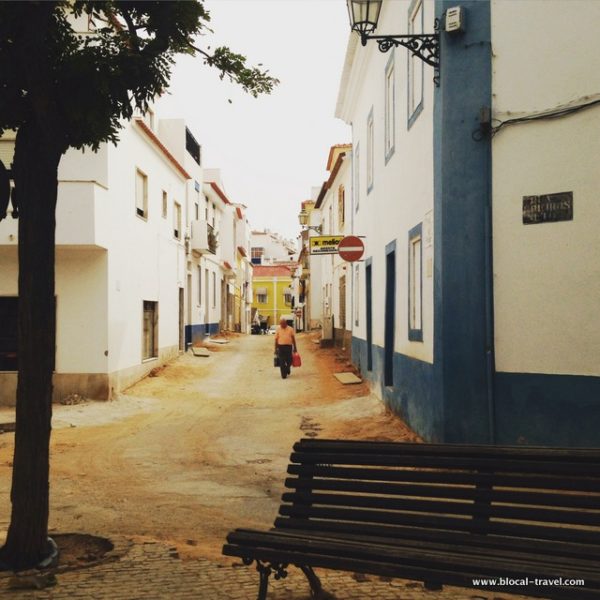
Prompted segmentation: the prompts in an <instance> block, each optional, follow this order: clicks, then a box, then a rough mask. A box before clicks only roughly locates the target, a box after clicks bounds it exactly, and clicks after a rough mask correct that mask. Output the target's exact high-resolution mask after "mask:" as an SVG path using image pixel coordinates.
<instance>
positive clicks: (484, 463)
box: [290, 452, 600, 476]
mask: <svg viewBox="0 0 600 600" xmlns="http://www.w3.org/2000/svg"><path fill="white" fill-rule="evenodd" d="M290 460H291V461H292V462H294V463H301V464H308V465H330V464H335V465H356V466H358V465H362V466H364V465H370V466H374V467H384V466H387V467H420V468H426V469H439V468H444V469H451V470H461V469H462V470H470V471H475V470H477V471H488V472H494V473H515V472H517V473H532V474H537V473H551V474H552V475H555V476H556V475H574V474H576V475H588V474H589V473H590V468H592V467H594V468H596V467H597V468H598V469H599V470H600V462H598V463H579V462H574V461H571V462H569V461H566V460H565V461H561V462H552V461H550V460H532V459H528V460H517V459H514V458H507V459H502V458H497V457H491V458H488V457H479V456H473V457H462V456H437V455H436V456H430V455H403V454H397V455H392V454H371V453H368V454H367V453H365V454H359V453H350V452H348V453H340V454H335V453H331V452H321V453H313V452H293V453H292V455H291V457H290Z"/></svg>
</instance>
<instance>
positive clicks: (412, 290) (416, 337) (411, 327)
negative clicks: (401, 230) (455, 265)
mask: <svg viewBox="0 0 600 600" xmlns="http://www.w3.org/2000/svg"><path fill="white" fill-rule="evenodd" d="M422 242H423V238H422V225H421V224H419V225H417V226H416V227H414V228H413V229H411V230H410V232H409V234H408V265H409V268H408V339H409V340H411V341H413V342H422V341H423V318H422V315H423V286H422V282H423V243H422Z"/></svg>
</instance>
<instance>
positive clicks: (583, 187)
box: [336, 0, 600, 446]
mask: <svg viewBox="0 0 600 600" xmlns="http://www.w3.org/2000/svg"><path fill="white" fill-rule="evenodd" d="M454 5H455V3H452V2H449V1H447V0H437V1H436V2H433V1H430V0H412V1H409V0H406V1H401V0H399V1H393V2H392V1H390V0H384V2H383V6H382V11H381V17H380V20H379V26H378V29H377V32H376V33H381V34H384V33H386V34H387V33H396V34H402V33H409V32H410V33H421V32H425V33H433V31H434V20H435V18H436V17H437V18H438V19H440V22H441V23H442V24H443V23H444V16H445V11H446V9H447V8H449V7H452V6H454ZM461 7H462V9H463V15H464V22H463V23H464V27H463V30H462V31H459V32H455V33H450V32H446V31H444V30H443V26H442V31H441V32H440V35H439V40H440V46H441V51H440V56H441V69H440V72H439V87H437V86H436V85H435V84H434V81H433V76H434V71H433V69H432V68H431V67H429V66H428V65H425V64H424V63H423V62H421V61H420V59H418V58H416V57H412V56H409V54H408V52H407V50H405V49H404V48H396V49H393V48H392V49H391V50H390V51H389V52H388V53H382V52H380V51H379V49H378V47H377V44H376V43H375V42H369V43H368V44H367V45H366V46H365V47H362V46H361V45H360V40H359V38H358V36H356V35H355V34H352V35H351V36H350V39H349V43H348V48H347V52H346V60H345V65H344V71H343V74H342V83H341V86H340V92H339V98H338V105H337V111H336V113H337V116H338V117H340V118H342V119H343V120H344V121H345V122H347V123H349V124H351V125H352V129H353V140H352V143H353V194H352V203H353V206H352V213H353V215H354V223H353V232H354V233H355V234H358V235H365V236H366V239H365V242H366V255H365V261H364V262H362V263H359V264H357V265H354V270H353V275H354V278H353V286H354V290H353V304H354V307H353V332H352V336H353V337H352V347H353V348H352V350H353V359H354V361H355V363H357V364H358V365H359V367H360V369H361V371H362V373H363V374H364V376H365V377H366V378H367V379H368V380H370V381H371V384H372V387H373V390H374V391H375V392H376V393H377V394H379V395H380V396H381V397H382V399H383V400H384V401H385V402H386V403H387V404H388V405H389V406H390V407H391V408H392V409H393V410H395V411H396V412H398V413H399V414H401V415H402V416H403V417H404V418H405V419H406V420H407V421H408V422H409V423H410V425H411V426H412V427H413V428H415V429H416V430H417V431H418V432H419V433H420V434H422V435H423V436H424V437H425V438H427V439H431V440H439V441H446V442H482V443H490V442H491V443H528V444H542V445H544V444H552V445H567V446H584V445H592V446H596V445H598V443H599V442H600V437H599V435H600V434H599V433H598V432H599V431H600V428H599V427H598V425H599V424H600V403H599V402H600V318H599V316H598V315H599V311H598V307H599V306H600V305H599V303H598V298H600V268H599V267H598V261H596V260H593V259H590V257H593V256H596V255H598V254H599V252H600V236H598V234H597V230H598V226H599V225H600V212H599V209H598V205H597V202H596V198H595V196H596V192H595V190H597V189H598V187H599V184H600V174H599V172H598V170H597V169H596V167H595V163H594V158H595V157H596V156H597V155H598V150H599V148H598V144H599V143H600V142H599V138H598V136H597V135H595V133H594V132H596V131H597V129H598V124H599V123H600V107H598V106H597V101H598V100H600V93H599V90H600V70H599V69H598V67H599V66H600V55H599V53H598V49H599V48H598V46H599V45H600V40H599V38H598V36H597V35H596V32H595V26H596V24H597V23H598V22H600V5H598V4H597V3H593V2H586V1H575V2H571V1H564V0H560V1H557V2H554V3H553V4H552V10H551V11H548V10H545V8H546V5H545V4H544V3H542V2H539V1H537V0H531V1H530V2H525V3H522V4H520V5H519V11H518V18H516V13H515V11H514V10H513V8H514V7H512V6H511V5H510V3H506V2H504V1H503V0H466V1H464V2H462V3H461ZM556 40H561V43H560V44H557V43H556ZM548 64H552V69H548V68H547V65H548ZM549 115H550V116H552V117H554V118H551V119H549V118H545V117H547V116H549ZM492 133H493V134H494V135H491V134H492Z"/></svg>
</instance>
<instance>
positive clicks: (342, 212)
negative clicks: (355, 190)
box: [338, 185, 346, 231]
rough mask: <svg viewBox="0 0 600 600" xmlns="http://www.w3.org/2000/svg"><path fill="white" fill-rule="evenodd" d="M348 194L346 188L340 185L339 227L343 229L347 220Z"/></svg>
mask: <svg viewBox="0 0 600 600" xmlns="http://www.w3.org/2000/svg"><path fill="white" fill-rule="evenodd" d="M345 204H346V192H345V190H344V186H343V185H340V187H339V188H338V227H339V229H340V231H341V229H342V228H343V227H344V221H345V220H346V209H345Z"/></svg>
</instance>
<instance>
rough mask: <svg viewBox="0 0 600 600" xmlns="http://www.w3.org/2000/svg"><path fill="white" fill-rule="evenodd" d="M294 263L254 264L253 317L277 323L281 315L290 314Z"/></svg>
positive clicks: (261, 321)
mask: <svg viewBox="0 0 600 600" xmlns="http://www.w3.org/2000/svg"><path fill="white" fill-rule="evenodd" d="M295 268H296V265H295V264H291V265H289V266H284V265H254V269H253V276H252V287H253V301H252V311H253V313H254V315H253V319H254V321H255V322H258V323H266V325H267V327H268V326H270V325H277V324H278V323H279V319H281V317H282V316H286V317H287V316H289V315H292V312H293V309H294V307H293V301H292V298H293V290H292V275H293V273H294V271H295Z"/></svg>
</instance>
